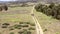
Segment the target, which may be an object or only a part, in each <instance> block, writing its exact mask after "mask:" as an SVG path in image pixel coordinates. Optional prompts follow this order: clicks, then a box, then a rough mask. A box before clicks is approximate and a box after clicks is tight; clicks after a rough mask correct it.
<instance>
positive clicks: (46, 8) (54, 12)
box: [35, 3, 60, 19]
mask: <svg viewBox="0 0 60 34" xmlns="http://www.w3.org/2000/svg"><path fill="white" fill-rule="evenodd" d="M35 9H36V10H37V11H38V12H42V13H44V14H46V15H47V16H52V17H54V18H56V19H60V4H58V5H56V4H54V3H51V4H50V5H42V4H38V5H37V6H36V7H35Z"/></svg>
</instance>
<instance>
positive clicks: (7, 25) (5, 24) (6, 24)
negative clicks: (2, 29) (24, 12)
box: [2, 23, 10, 26]
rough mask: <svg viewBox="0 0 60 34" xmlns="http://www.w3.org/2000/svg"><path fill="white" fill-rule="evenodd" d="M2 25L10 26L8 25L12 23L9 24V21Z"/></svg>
mask: <svg viewBox="0 0 60 34" xmlns="http://www.w3.org/2000/svg"><path fill="white" fill-rule="evenodd" d="M2 25H7V26H8V25H10V24H9V23H3V24H2Z"/></svg>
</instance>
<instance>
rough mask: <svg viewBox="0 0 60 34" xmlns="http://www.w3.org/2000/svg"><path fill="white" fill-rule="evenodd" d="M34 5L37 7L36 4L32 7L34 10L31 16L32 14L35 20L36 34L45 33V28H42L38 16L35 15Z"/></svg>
mask: <svg viewBox="0 0 60 34" xmlns="http://www.w3.org/2000/svg"><path fill="white" fill-rule="evenodd" d="M34 7H35V6H33V9H32V12H31V16H32V18H33V20H34V22H35V26H36V34H43V30H42V28H41V26H40V24H39V22H38V20H37V18H36V17H35V16H34V13H33V10H34Z"/></svg>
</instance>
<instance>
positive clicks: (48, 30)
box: [34, 10, 60, 34]
mask: <svg viewBox="0 0 60 34" xmlns="http://www.w3.org/2000/svg"><path fill="white" fill-rule="evenodd" d="M34 14H35V16H36V18H37V19H38V21H39V23H40V24H41V26H42V28H43V31H44V34H60V20H56V19H54V18H52V17H51V16H47V15H45V14H43V13H41V12H37V11H36V10H34Z"/></svg>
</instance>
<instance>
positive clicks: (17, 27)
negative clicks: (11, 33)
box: [14, 24, 22, 29]
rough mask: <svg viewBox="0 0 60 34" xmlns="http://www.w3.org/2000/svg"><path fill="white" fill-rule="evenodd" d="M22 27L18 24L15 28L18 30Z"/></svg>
mask: <svg viewBox="0 0 60 34" xmlns="http://www.w3.org/2000/svg"><path fill="white" fill-rule="evenodd" d="M21 27H22V25H18V24H16V25H14V28H16V29H21Z"/></svg>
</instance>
